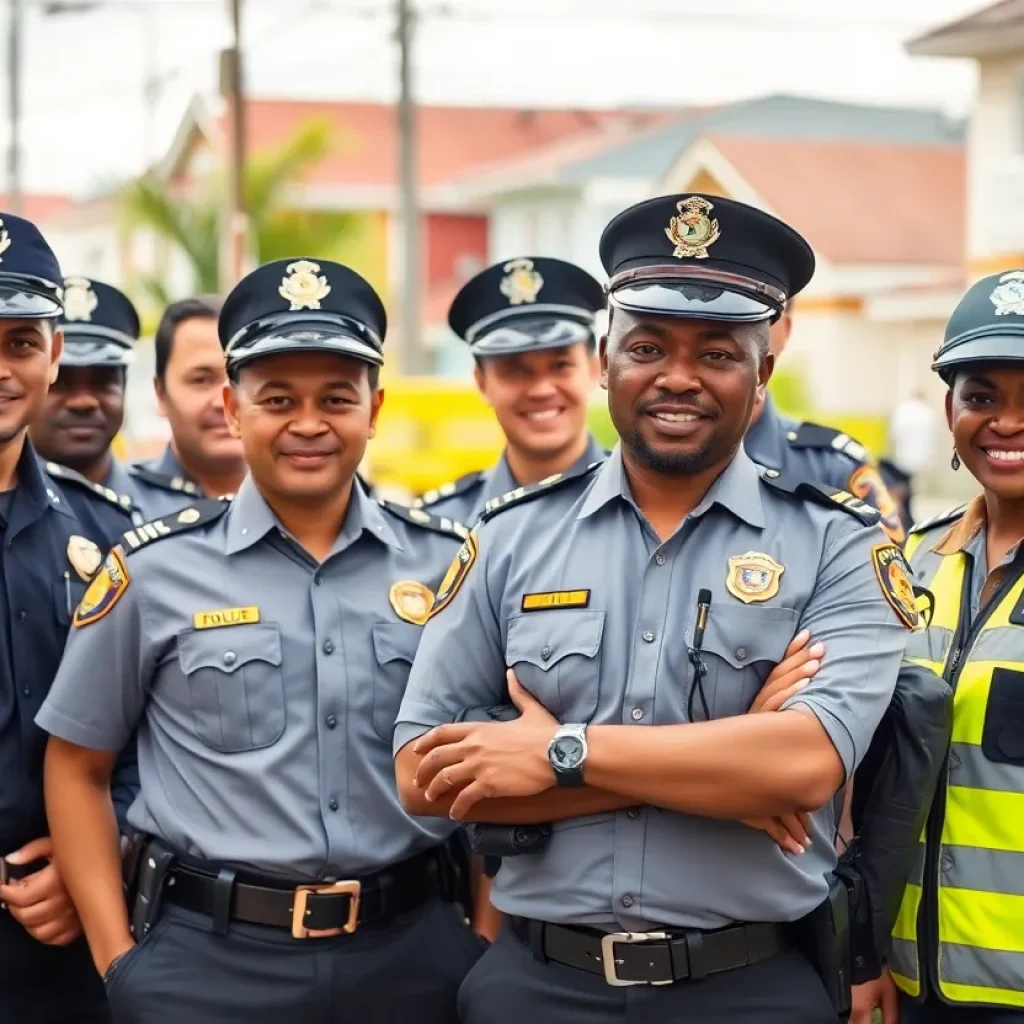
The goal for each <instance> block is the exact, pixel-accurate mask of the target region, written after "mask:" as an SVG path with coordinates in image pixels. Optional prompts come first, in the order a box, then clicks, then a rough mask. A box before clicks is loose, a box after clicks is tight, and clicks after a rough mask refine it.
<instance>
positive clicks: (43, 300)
mask: <svg viewBox="0 0 1024 1024" xmlns="http://www.w3.org/2000/svg"><path fill="white" fill-rule="evenodd" d="M61 280H62V274H61V272H60V264H59V263H58V262H57V257H56V256H54V254H53V250H52V249H51V248H50V247H49V245H47V243H46V239H45V238H43V236H42V234H41V233H40V231H39V228H37V227H36V226H35V224H33V223H32V222H31V221H28V220H25V219H24V218H23V217H16V216H15V215H14V214H13V213H0V317H4V318H7V319H24V320H53V319H54V318H56V317H58V316H59V315H60V312H61Z"/></svg>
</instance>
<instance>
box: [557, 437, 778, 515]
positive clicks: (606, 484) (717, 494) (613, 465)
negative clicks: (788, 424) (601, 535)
mask: <svg viewBox="0 0 1024 1024" xmlns="http://www.w3.org/2000/svg"><path fill="white" fill-rule="evenodd" d="M615 498H621V499H623V500H624V501H628V502H629V504H630V505H632V506H633V507H634V508H636V503H635V502H634V501H633V495H632V492H631V491H630V488H629V477H628V475H627V474H626V467H625V465H624V464H623V461H622V446H621V444H619V445H616V446H615V449H614V450H613V451H612V453H611V455H609V456H608V459H607V460H606V462H605V464H604V465H603V466H602V467H601V468H600V469H599V470H598V473H597V477H596V479H595V480H594V482H593V484H592V485H591V487H590V491H589V493H588V494H587V497H586V500H585V501H584V502H583V507H582V508H581V509H580V511H579V515H578V516H577V519H585V518H586V517H587V516H590V515H593V514H594V513H595V512H597V511H598V510H599V509H601V508H603V507H604V506H605V505H607V504H608V503H609V502H610V501H613V500H614V499H615ZM713 505H721V506H722V507H723V508H726V509H728V510H729V511H730V512H732V514H733V515H734V516H736V517H737V518H738V519H742V520H743V521H744V522H745V523H749V524H750V525H751V526H754V527H756V528H757V529H763V528H764V525H765V520H764V506H763V505H762V502H761V478H760V474H759V473H758V471H757V467H756V466H755V465H754V463H753V462H752V461H751V460H750V457H749V456H748V455H747V454H746V452H744V451H743V449H742V448H740V449H739V450H738V451H737V452H736V454H735V455H734V456H733V458H732V461H731V462H730V463H729V465H727V466H726V467H725V469H723V470H722V472H721V473H719V474H718V478H717V479H716V480H715V482H714V483H713V484H712V485H711V487H710V488H708V492H707V494H705V495H704V497H703V498H702V499H701V501H700V503H699V504H698V505H697V507H696V508H695V509H694V510H693V511H692V512H691V513H690V518H693V517H696V516H702V515H704V513H705V512H707V511H708V509H710V508H711V507H712V506H713Z"/></svg>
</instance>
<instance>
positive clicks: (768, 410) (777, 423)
mask: <svg viewBox="0 0 1024 1024" xmlns="http://www.w3.org/2000/svg"><path fill="white" fill-rule="evenodd" d="M785 433H786V425H785V423H783V421H782V417H781V416H780V415H779V411H778V409H776V408H775V403H774V402H772V400H771V396H770V395H766V396H765V399H764V407H763V408H762V410H761V416H760V418H759V419H758V421H757V422H756V423H754V424H753V425H752V426H751V428H750V429H749V430H748V431H747V434H746V437H744V438H743V447H744V449H745V450H746V453H747V454H748V455H749V456H750V457H751V458H752V459H753V460H754V462H756V463H758V464H759V465H762V466H767V467H768V468H769V469H782V467H783V465H784V463H785V458H786V456H785V450H784V448H783V443H782V439H783V437H784V436H785Z"/></svg>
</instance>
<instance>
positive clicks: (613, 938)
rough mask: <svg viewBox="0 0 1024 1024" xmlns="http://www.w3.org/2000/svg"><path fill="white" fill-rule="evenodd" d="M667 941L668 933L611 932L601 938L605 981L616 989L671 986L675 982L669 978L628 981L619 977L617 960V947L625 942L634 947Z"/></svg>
mask: <svg viewBox="0 0 1024 1024" xmlns="http://www.w3.org/2000/svg"><path fill="white" fill-rule="evenodd" d="M659 939H660V940H667V939H668V933H667V932H609V934H607V935H603V936H602V937H601V966H602V967H603V968H604V980H605V981H606V982H608V984H609V985H614V986H615V987H616V988H630V987H632V986H633V985H671V984H672V982H673V981H674V980H675V979H674V978H668V979H667V980H666V981H627V980H626V979H625V978H620V977H619V972H618V970H617V967H618V961H617V960H616V959H615V945H616V943H619V942H624V943H626V944H627V945H630V946H634V945H637V944H638V943H641V942H656V941H658V940H659Z"/></svg>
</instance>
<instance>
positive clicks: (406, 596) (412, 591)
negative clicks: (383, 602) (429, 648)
mask: <svg viewBox="0 0 1024 1024" xmlns="http://www.w3.org/2000/svg"><path fill="white" fill-rule="evenodd" d="M388 600H389V601H390V602H391V607H392V608H394V610H395V614H396V615H397V616H398V617H399V618H400V619H403V620H404V621H405V622H411V623H412V624H413V625H415V626H422V625H423V623H424V622H426V621H427V619H428V618H429V616H430V609H431V608H433V607H434V595H433V592H432V591H431V590H430V588H429V587H427V586H424V585H423V584H422V583H418V582H417V581H416V580H399V581H398V582H397V583H392V584H391V589H390V590H389V591H388Z"/></svg>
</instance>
